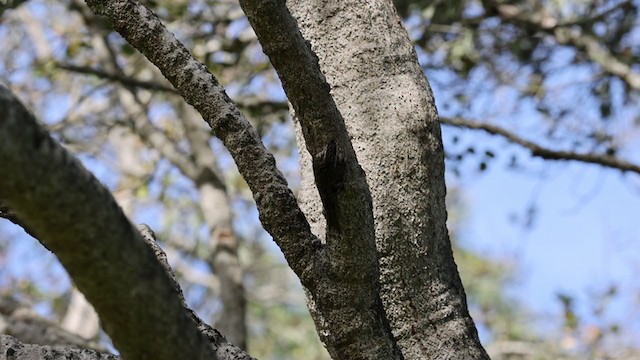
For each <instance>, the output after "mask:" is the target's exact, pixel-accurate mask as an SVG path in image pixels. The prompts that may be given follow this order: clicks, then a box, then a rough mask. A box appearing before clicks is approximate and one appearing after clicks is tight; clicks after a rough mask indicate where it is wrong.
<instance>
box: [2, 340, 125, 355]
mask: <svg viewBox="0 0 640 360" xmlns="http://www.w3.org/2000/svg"><path fill="white" fill-rule="evenodd" d="M48 359H72V360H119V359H120V357H118V356H115V355H111V354H101V353H99V352H97V351H95V350H88V349H80V348H73V347H65V346H50V345H45V346H42V345H33V344H24V343H22V342H20V341H18V340H17V339H15V338H13V337H11V336H8V335H0V360H48Z"/></svg>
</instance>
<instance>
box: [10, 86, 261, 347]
mask: <svg viewBox="0 0 640 360" xmlns="http://www.w3.org/2000/svg"><path fill="white" fill-rule="evenodd" d="M0 114H3V116H2V117H0V169H2V171H3V173H2V176H0V198H2V199H3V201H4V202H5V203H6V205H7V206H9V207H10V208H11V209H12V210H13V211H15V214H16V216H17V217H18V218H19V219H20V222H24V223H25V224H28V226H29V229H30V230H31V232H32V234H33V235H34V236H35V237H36V238H37V239H38V240H39V241H41V242H42V243H43V244H45V245H46V246H47V247H48V248H49V249H50V250H52V251H53V252H54V253H55V254H56V256H57V257H58V259H59V260H60V262H61V263H62V265H63V266H64V267H65V268H66V269H67V271H68V272H69V274H70V275H71V277H72V278H73V279H74V282H75V283H76V285H77V286H78V288H79V289H80V290H81V291H82V292H83V293H84V294H85V296H86V297H87V299H89V301H90V302H91V303H92V305H94V307H95V309H96V310H97V311H98V313H99V314H100V316H101V318H102V321H103V325H104V329H105V331H106V332H107V333H108V334H109V335H110V336H111V339H112V340H113V342H114V345H115V346H116V347H117V348H118V350H119V351H120V353H121V354H122V355H123V356H124V357H125V358H128V359H143V358H153V359H179V358H188V359H216V358H227V359H232V358H249V357H248V356H246V355H242V354H243V353H242V352H241V351H239V350H238V349H235V350H234V352H231V351H230V349H234V348H233V346H231V345H230V344H228V343H227V342H226V340H225V339H224V337H222V336H221V335H220V334H219V333H218V332H217V331H215V330H213V329H211V328H207V327H206V326H205V325H206V324H203V323H199V322H198V321H197V317H194V315H193V313H192V312H190V311H188V309H186V308H185V307H184V306H183V302H182V301H181V293H180V292H179V289H177V285H176V283H175V281H174V280H173V279H172V278H171V277H170V276H169V275H168V274H167V270H166V269H165V268H164V267H163V265H161V264H160V263H159V262H158V259H157V258H156V256H155V254H154V253H153V251H152V250H151V249H150V247H149V245H148V244H147V243H145V241H144V239H143V237H142V236H141V235H140V233H139V232H138V231H137V229H135V228H134V227H133V225H132V224H131V223H130V222H129V220H128V219H127V218H126V217H125V215H124V214H123V212H122V210H121V209H120V208H119V207H118V206H117V204H116V202H115V200H114V199H113V197H112V196H111V194H110V193H109V191H108V190H107V189H106V188H105V187H104V186H103V185H101V184H100V183H99V182H98V181H97V180H96V179H95V178H94V177H93V175H92V174H91V173H89V172H88V171H87V170H86V169H85V168H84V167H82V165H81V164H80V163H79V162H78V160H76V159H75V158H73V156H71V155H70V154H69V153H68V152H67V151H66V150H64V149H63V148H62V147H61V146H60V145H59V144H57V143H56V142H55V140H53V139H52V138H51V137H50V136H49V135H48V134H47V133H46V131H45V130H43V129H42V128H41V127H40V126H39V125H38V124H37V123H36V120H35V119H34V117H33V115H31V114H30V113H29V112H28V111H27V110H26V109H25V108H24V106H23V105H22V104H20V103H19V102H18V101H17V100H16V99H15V97H14V96H13V95H12V94H11V93H10V91H9V90H8V89H7V88H6V87H5V86H4V85H0ZM220 351H222V352H220ZM225 354H226V355H225ZM239 354H240V355H239ZM241 355H242V356H241Z"/></svg>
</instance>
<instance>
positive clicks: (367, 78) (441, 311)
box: [288, 0, 488, 360]
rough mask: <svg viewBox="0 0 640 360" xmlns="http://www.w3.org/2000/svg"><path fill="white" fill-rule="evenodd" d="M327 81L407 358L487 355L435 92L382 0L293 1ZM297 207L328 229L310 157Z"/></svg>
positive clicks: (305, 159)
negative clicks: (453, 239)
mask: <svg viewBox="0 0 640 360" xmlns="http://www.w3.org/2000/svg"><path fill="white" fill-rule="evenodd" d="M288 5H289V6H290V8H291V11H292V13H293V15H294V16H295V17H296V18H297V19H298V25H299V27H300V29H301V31H302V33H303V36H304V37H305V38H306V39H307V40H309V41H310V42H311V46H312V49H313V50H314V51H315V53H316V54H317V56H318V58H319V61H320V66H321V69H322V71H323V73H324V74H325V76H326V78H327V81H328V82H329V84H330V85H331V89H332V90H331V94H332V95H333V97H334V99H335V102H336V104H337V106H338V109H339V110H340V112H341V114H342V116H343V118H344V120H345V123H346V125H347V129H348V131H349V134H350V136H351V138H352V139H351V141H352V143H353V147H354V149H355V150H356V155H357V157H358V161H359V162H360V164H361V165H362V167H363V169H364V170H365V172H366V175H367V181H368V184H369V187H370V189H371V195H372V198H373V211H374V217H375V232H376V244H377V249H378V255H379V261H380V282H381V286H382V289H381V298H382V301H383V304H384V307H385V310H386V314H387V318H388V320H389V322H390V324H391V327H392V331H393V334H394V337H395V338H396V339H397V342H398V345H399V347H400V349H401V351H402V353H403V355H404V357H405V358H406V359H436V358H438V359H439V358H446V359H465V360H468V359H488V356H487V355H486V353H485V351H484V349H483V348H482V346H481V345H480V342H479V339H478V335H477V331H476V329H475V326H474V324H473V321H472V319H471V317H470V316H469V313H468V310H467V303H466V297H465V293H464V289H463V287H462V283H461V281H460V277H459V275H458V272H457V269H456V265H455V263H454V260H453V255H452V251H451V244H450V241H449V237H448V232H447V228H446V220H447V212H446V208H445V193H446V189H445V183H444V153H443V149H442V142H441V135H440V126H439V124H438V115H437V111H436V108H435V103H434V99H433V96H432V93H431V89H430V87H429V84H428V83H427V80H426V78H425V76H424V74H423V72H422V69H421V68H420V66H419V64H418V62H417V57H416V54H415V51H414V49H413V46H412V44H411V42H410V40H409V37H408V35H407V33H406V31H405V30H404V28H403V27H402V24H401V22H400V19H399V18H398V16H397V14H396V11H395V9H394V8H393V4H392V2H391V1H388V0H376V1H372V0H367V1H363V0H348V1H291V2H290V3H288ZM301 159H302V161H301V162H302V166H303V176H302V177H303V181H302V190H301V192H300V194H301V195H300V196H301V198H302V199H303V201H302V202H303V205H302V207H303V210H304V211H305V212H306V214H307V218H308V219H309V220H310V221H311V222H312V227H313V230H314V232H315V233H316V234H322V233H323V229H324V228H325V225H324V219H323V217H322V212H321V211H322V210H321V209H322V206H321V202H320V198H319V196H318V192H317V190H316V186H315V184H314V181H313V172H312V167H311V158H310V156H309V154H308V153H307V152H306V151H301Z"/></svg>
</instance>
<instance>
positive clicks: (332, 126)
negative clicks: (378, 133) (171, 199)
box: [240, 0, 401, 359]
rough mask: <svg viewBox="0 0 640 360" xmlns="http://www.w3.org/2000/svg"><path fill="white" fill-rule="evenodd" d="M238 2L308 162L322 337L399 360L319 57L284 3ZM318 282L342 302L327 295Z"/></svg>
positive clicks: (364, 202) (314, 297) (362, 184)
mask: <svg viewBox="0 0 640 360" xmlns="http://www.w3.org/2000/svg"><path fill="white" fill-rule="evenodd" d="M240 6H241V7H242V9H243V10H244V12H245V13H246V14H247V17H248V18H249V22H250V24H251V26H252V28H253V29H254V31H255V32H256V35H257V36H258V40H259V41H260V44H261V45H262V48H263V51H264V52H265V54H266V55H267V56H269V59H270V61H271V63H272V64H273V67H274V68H275V70H276V71H277V73H278V76H279V78H280V80H281V81H282V86H283V88H284V91H285V93H286V94H287V97H288V99H289V101H290V103H291V106H292V107H293V109H294V110H295V117H296V120H298V124H299V126H300V128H301V130H302V134H303V136H304V144H299V145H300V146H304V147H305V148H306V150H307V151H308V153H309V155H310V156H311V160H312V163H313V165H312V167H313V172H314V178H315V184H316V187H317V190H318V193H319V195H320V199H321V201H322V205H323V208H324V218H325V221H326V244H327V253H328V254H327V261H328V266H327V275H326V276H325V277H324V279H323V280H324V283H323V288H320V290H319V291H316V289H314V288H307V290H308V294H309V295H310V296H309V297H310V301H311V302H312V303H314V305H311V306H310V308H311V309H312V315H313V316H314V318H315V321H316V326H317V327H318V330H319V333H320V334H321V337H322V340H323V342H324V343H325V344H326V346H327V349H328V350H329V352H330V354H331V355H332V357H334V358H336V359H346V358H371V359H373V358H384V359H394V358H399V357H401V355H400V351H399V350H398V348H397V346H396V345H395V342H394V340H393V335H392V334H391V330H390V328H389V326H388V324H387V323H386V320H385V313H384V309H383V308H382V303H381V301H380V297H379V296H380V294H379V282H378V278H379V270H378V255H377V252H376V242H375V232H374V220H373V204H372V199H371V193H370V191H369V187H368V185H367V181H366V178H365V174H364V171H363V170H362V168H361V167H360V164H359V163H358V160H357V159H356V155H355V151H354V149H353V145H352V143H351V140H350V137H349V133H348V132H347V128H346V125H345V121H344V119H343V117H342V114H341V113H340V111H339V110H338V108H337V106H336V103H335V101H334V99H333V97H332V95H331V93H330V91H331V88H330V86H329V84H328V83H327V80H326V79H325V76H324V74H323V73H322V71H321V69H320V65H319V63H318V58H317V57H316V55H315V53H314V52H313V51H312V50H311V44H310V43H309V42H307V41H306V40H305V39H304V37H303V36H302V34H301V33H300V30H299V28H298V25H297V21H296V19H294V17H293V16H292V15H291V13H290V12H289V10H288V8H287V5H286V2H285V1H282V0H280V1H263V0H241V1H240ZM302 151H304V150H302ZM302 155H303V156H306V154H302ZM324 287H327V288H330V289H332V291H331V292H332V293H340V294H342V295H341V297H342V298H344V299H345V300H344V301H342V302H336V301H335V300H333V299H331V298H330V297H332V296H333V295H328V294H327V291H326V290H325V289H324ZM356 324H359V325H356ZM324 334H331V336H326V335H324Z"/></svg>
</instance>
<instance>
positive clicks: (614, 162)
mask: <svg viewBox="0 0 640 360" xmlns="http://www.w3.org/2000/svg"><path fill="white" fill-rule="evenodd" d="M440 122H441V123H443V124H446V125H451V126H456V127H461V128H467V129H477V130H483V131H485V132H487V133H489V134H491V135H500V136H502V137H504V138H505V139H507V140H509V141H511V142H512V143H515V144H518V145H520V146H522V147H524V148H526V149H528V150H529V151H531V155H533V156H537V157H541V158H543V159H548V160H574V161H582V162H585V163H590V164H597V165H601V166H604V167H608V168H612V169H618V170H622V171H631V172H634V173H636V174H640V165H637V164H633V163H630V162H628V161H625V160H620V159H616V158H615V157H613V156H608V155H601V154H593V153H588V154H580V153H575V152H572V151H564V150H552V149H549V148H546V147H543V146H540V145H538V144H536V143H534V142H532V141H529V140H526V139H523V138H521V137H519V136H518V135H516V134H514V133H512V132H510V131H508V130H505V129H503V128H501V127H499V126H495V125H491V124H486V123H481V122H478V121H473V120H467V119H462V118H445V117H440Z"/></svg>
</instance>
